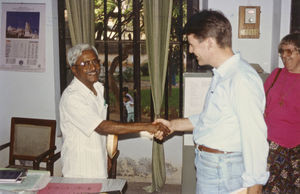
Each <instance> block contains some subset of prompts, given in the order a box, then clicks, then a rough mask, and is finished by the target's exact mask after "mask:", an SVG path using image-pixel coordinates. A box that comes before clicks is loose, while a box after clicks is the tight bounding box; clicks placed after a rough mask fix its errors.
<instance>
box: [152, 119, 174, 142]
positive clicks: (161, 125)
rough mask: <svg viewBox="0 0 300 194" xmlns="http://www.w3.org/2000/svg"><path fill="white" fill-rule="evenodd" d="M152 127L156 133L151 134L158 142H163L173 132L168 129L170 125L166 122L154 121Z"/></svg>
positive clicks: (161, 120)
mask: <svg viewBox="0 0 300 194" xmlns="http://www.w3.org/2000/svg"><path fill="white" fill-rule="evenodd" d="M152 125H154V126H156V131H155V132H154V133H153V134H154V137H155V138H156V139H158V140H163V139H164V138H165V137H166V136H168V135H170V134H171V133H173V131H172V130H171V129H170V127H171V125H170V122H169V121H168V120H165V119H156V120H155V121H154V122H153V123H152Z"/></svg>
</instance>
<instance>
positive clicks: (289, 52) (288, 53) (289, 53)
mask: <svg viewBox="0 0 300 194" xmlns="http://www.w3.org/2000/svg"><path fill="white" fill-rule="evenodd" d="M295 51H297V52H299V49H298V48H293V49H283V48H279V49H278V54H279V56H280V57H282V55H284V53H286V55H287V56H288V57H290V56H291V55H292V54H293V53H294V52H295Z"/></svg>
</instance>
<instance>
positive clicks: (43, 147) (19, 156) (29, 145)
mask: <svg viewBox="0 0 300 194" xmlns="http://www.w3.org/2000/svg"><path fill="white" fill-rule="evenodd" d="M55 132H56V121H55V120H46V119H35V118H18V117H13V118H12V119H11V128H10V142H9V143H6V144H4V145H1V146H0V150H3V149H5V148H7V147H9V165H8V166H7V167H9V168H26V169H33V170H39V169H42V170H48V171H50V174H51V176H53V166H54V162H55V161H56V160H57V159H59V158H60V152H58V153H56V154H54V152H55V150H56V146H55ZM16 161H18V162H16ZM42 162H44V163H46V168H42V167H40V164H41V163H42Z"/></svg>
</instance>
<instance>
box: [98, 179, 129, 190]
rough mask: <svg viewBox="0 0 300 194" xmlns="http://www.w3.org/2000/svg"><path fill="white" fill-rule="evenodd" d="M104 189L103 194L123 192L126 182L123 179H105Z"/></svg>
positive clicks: (103, 181)
mask: <svg viewBox="0 0 300 194" xmlns="http://www.w3.org/2000/svg"><path fill="white" fill-rule="evenodd" d="M102 183H103V187H102V189H101V192H110V191H122V189H123V188H124V186H125V184H126V181H125V180H123V179H104V180H102Z"/></svg>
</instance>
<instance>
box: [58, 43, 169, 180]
mask: <svg viewBox="0 0 300 194" xmlns="http://www.w3.org/2000/svg"><path fill="white" fill-rule="evenodd" d="M67 58H68V63H69V65H70V68H71V71H72V73H73V74H74V79H73V80H72V82H71V83H70V85H69V86H68V87H67V88H66V89H65V91H64V92H63V94H62V97H61V101H60V106H59V110H60V126H61V131H62V134H63V140H64V142H63V146H62V151H61V154H62V161H63V168H62V173H63V176H64V177H82V178H107V150H106V137H107V134H117V135H119V134H127V133H137V132H140V131H148V132H150V133H152V134H153V133H156V132H159V133H157V134H160V135H161V134H162V133H168V132H169V129H168V128H167V127H165V126H164V125H162V124H151V123H120V122H115V121H108V120H105V119H106V113H107V105H106V103H105V100H104V98H103V94H104V87H103V85H102V84H101V83H100V82H98V78H99V73H100V64H99V59H98V52H97V50H96V49H95V48H94V47H93V46H90V45H88V44H78V45H76V46H74V47H72V48H71V49H69V51H68V56H67ZM158 138H161V137H159V135H158Z"/></svg>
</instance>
